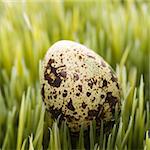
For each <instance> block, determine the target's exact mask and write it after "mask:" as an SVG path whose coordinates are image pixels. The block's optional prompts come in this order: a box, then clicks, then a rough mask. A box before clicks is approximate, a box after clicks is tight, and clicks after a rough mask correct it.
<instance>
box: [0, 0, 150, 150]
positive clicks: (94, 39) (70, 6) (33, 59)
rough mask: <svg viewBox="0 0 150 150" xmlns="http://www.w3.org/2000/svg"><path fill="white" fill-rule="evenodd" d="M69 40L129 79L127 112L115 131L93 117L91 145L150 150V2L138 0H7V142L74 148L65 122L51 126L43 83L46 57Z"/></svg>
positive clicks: (0, 27)
mask: <svg viewBox="0 0 150 150" xmlns="http://www.w3.org/2000/svg"><path fill="white" fill-rule="evenodd" d="M62 39H67V40H74V41H77V42H80V43H82V44H84V45H86V46H87V47H89V48H91V49H93V50H95V51H96V52H97V53H98V54H100V55H101V56H103V57H104V59H105V60H106V61H107V62H109V64H110V65H111V66H112V67H113V68H114V69H115V70H116V72H117V75H118V77H119V80H120V82H121V85H122V91H123V95H122V110H121V119H120V120H119V123H116V124H115V126H114V128H113V130H112V131H111V133H109V135H106V134H105V133H103V126H101V131H100V133H99V134H98V135H96V134H95V128H94V125H92V124H91V126H90V133H89V138H90V141H89V143H90V149H95V150H99V149H145V150H146V149H147V150H148V149H150V94H149V93H150V41H149V39H150V2H148V1H135V0H126V1H123V0H106V1H104V0H97V1H92V0H84V1H82V2H81V1H79V0H74V1H69V0H68V1H66V0H62V1H54V0H46V1H32V2H31V1H21V2H20V1H15V2H10V1H8V2H7V1H0V149H17V150H19V149H22V150H24V149H43V148H44V149H45V148H47V147H48V148H49V149H52V150H54V149H64V150H66V149H71V147H72V144H71V136H70V134H69V131H68V129H67V126H66V124H65V123H63V124H62V126H61V128H58V126H57V121H55V122H54V123H53V126H52V127H51V128H49V129H48V127H47V121H46V116H45V110H44V107H43V106H42V100H41V96H40V86H39V60H40V59H42V58H43V57H44V54H45V53H46V51H47V49H48V48H49V47H50V46H51V45H52V44H53V43H54V42H56V41H58V40H62ZM44 118H45V121H44ZM47 134H49V135H47ZM45 141H46V142H45ZM84 141H85V138H84V134H83V130H82V129H81V132H80V136H79V138H77V142H76V148H78V149H84V148H85V146H84ZM45 143H47V144H45Z"/></svg>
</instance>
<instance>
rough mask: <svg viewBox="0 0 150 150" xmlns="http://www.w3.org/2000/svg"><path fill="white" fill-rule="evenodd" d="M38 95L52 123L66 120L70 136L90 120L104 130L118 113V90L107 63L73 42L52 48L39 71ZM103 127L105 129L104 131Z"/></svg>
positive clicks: (87, 124)
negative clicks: (54, 120) (39, 94)
mask: <svg viewBox="0 0 150 150" xmlns="http://www.w3.org/2000/svg"><path fill="white" fill-rule="evenodd" d="M40 82H41V94H42V99H43V101H44V103H45V106H46V110H47V111H48V112H49V113H50V114H51V116H52V118H53V119H57V118H58V117H60V118H59V120H60V121H62V120H65V121H66V123H67V125H68V127H69V128H70V130H71V131H72V132H78V131H79V130H80V127H81V125H83V127H84V129H87V128H88V126H89V125H90V122H91V121H92V120H96V126H97V128H99V127H100V124H101V120H103V122H104V125H105V126H106V127H107V126H109V124H110V123H111V122H113V121H114V118H115V111H118V112H119V111H120V104H121V100H120V86H119V83H118V79H117V77H116V75H115V73H114V71H113V70H112V68H111V67H110V65H108V63H107V62H106V61H104V59H103V58H102V57H100V56H99V55H98V54H96V53H95V52H94V51H92V50H90V49H89V48H87V47H85V46H84V45H81V44H79V43H76V42H73V41H67V40H63V41H58V42H56V43H55V44H54V45H52V46H51V47H50V48H49V49H48V51H47V53H46V55H45V57H44V59H43V61H42V62H41V68H40ZM105 126H104V127H105Z"/></svg>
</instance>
